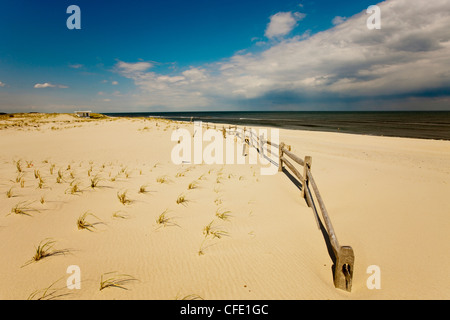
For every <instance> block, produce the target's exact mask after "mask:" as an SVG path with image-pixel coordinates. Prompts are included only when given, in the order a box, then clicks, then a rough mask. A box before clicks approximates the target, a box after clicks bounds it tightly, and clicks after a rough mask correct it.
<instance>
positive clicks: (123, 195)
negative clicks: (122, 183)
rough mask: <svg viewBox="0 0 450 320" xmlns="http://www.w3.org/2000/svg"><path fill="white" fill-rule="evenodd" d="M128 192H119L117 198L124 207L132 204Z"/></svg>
mask: <svg viewBox="0 0 450 320" xmlns="http://www.w3.org/2000/svg"><path fill="white" fill-rule="evenodd" d="M127 192H128V191H127V190H125V191H123V192H120V191H118V192H117V198H118V199H119V202H120V203H121V204H123V205H126V204H131V203H132V201H131V200H130V199H129V198H128V196H127Z"/></svg>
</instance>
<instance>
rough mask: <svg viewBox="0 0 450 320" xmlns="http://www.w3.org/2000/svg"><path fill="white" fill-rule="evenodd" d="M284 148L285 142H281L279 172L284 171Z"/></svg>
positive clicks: (279, 147)
mask: <svg viewBox="0 0 450 320" xmlns="http://www.w3.org/2000/svg"><path fill="white" fill-rule="evenodd" d="M283 148H284V142H281V143H280V145H279V146H278V172H282V171H283V160H281V158H282V157H283Z"/></svg>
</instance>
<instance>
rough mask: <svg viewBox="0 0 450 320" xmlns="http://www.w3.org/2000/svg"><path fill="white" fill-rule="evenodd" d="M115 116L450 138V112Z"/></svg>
mask: <svg viewBox="0 0 450 320" xmlns="http://www.w3.org/2000/svg"><path fill="white" fill-rule="evenodd" d="M105 115H108V116H112V117H160V118H166V119H171V120H178V121H191V120H192V121H204V122H212V123H230V124H236V125H241V126H269V127H278V128H286V129H298V130H313V131H328V132H341V133H353V134H365V135H375V136H388V137H405V138H419V139H435V140H450V111H433V112H426V111H417V112H416V111H415V112H410V111H408V112H291V111H286V112H245V111H242V112H236V111H223V112H134V113H105Z"/></svg>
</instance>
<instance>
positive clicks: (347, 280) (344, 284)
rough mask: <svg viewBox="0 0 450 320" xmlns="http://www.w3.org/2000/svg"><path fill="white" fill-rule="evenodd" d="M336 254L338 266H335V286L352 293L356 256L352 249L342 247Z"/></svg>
mask: <svg viewBox="0 0 450 320" xmlns="http://www.w3.org/2000/svg"><path fill="white" fill-rule="evenodd" d="M338 250H339V252H336V264H335V265H334V286H335V287H336V288H339V289H341V290H345V291H348V292H351V291H352V279H353V266H354V264H355V254H354V253H353V249H352V247H349V246H342V247H339V248H338Z"/></svg>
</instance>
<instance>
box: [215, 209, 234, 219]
mask: <svg viewBox="0 0 450 320" xmlns="http://www.w3.org/2000/svg"><path fill="white" fill-rule="evenodd" d="M229 213H231V211H221V210H220V208H219V209H217V211H216V217H217V218H219V219H221V220H224V221H225V220H229V219H230V217H231V215H229Z"/></svg>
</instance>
